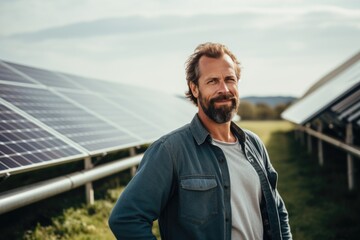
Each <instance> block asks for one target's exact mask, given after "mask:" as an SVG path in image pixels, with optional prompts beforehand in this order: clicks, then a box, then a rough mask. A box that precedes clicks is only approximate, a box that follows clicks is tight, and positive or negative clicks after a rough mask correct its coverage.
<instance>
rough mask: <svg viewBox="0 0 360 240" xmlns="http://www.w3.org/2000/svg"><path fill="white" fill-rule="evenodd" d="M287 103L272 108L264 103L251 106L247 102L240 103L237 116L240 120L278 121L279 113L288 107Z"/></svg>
mask: <svg viewBox="0 0 360 240" xmlns="http://www.w3.org/2000/svg"><path fill="white" fill-rule="evenodd" d="M290 104H291V102H289V103H281V104H277V105H275V106H274V107H272V106H270V105H268V104H266V103H256V104H253V103H251V102H248V101H244V100H243V101H240V107H239V109H238V112H237V113H238V115H239V116H240V117H241V119H242V120H279V119H281V113H282V112H283V111H284V110H285V109H286V108H287V107H288V106H290Z"/></svg>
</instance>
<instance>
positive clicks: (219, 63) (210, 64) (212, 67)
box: [199, 54, 235, 75]
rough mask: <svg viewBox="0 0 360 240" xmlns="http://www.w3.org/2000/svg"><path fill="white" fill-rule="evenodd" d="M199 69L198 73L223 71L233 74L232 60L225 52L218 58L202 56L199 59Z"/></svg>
mask: <svg viewBox="0 0 360 240" xmlns="http://www.w3.org/2000/svg"><path fill="white" fill-rule="evenodd" d="M199 70H200V75H203V74H205V75H207V74H211V73H225V72H227V73H234V74H235V66H234V62H233V60H232V59H231V57H230V56H229V55H227V54H224V55H222V56H221V57H219V58H211V57H207V56H202V57H201V58H200V60H199Z"/></svg>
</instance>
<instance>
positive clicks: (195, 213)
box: [179, 176, 218, 224]
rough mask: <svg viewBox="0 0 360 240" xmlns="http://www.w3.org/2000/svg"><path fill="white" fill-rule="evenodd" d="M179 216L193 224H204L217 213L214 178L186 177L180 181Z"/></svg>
mask: <svg viewBox="0 0 360 240" xmlns="http://www.w3.org/2000/svg"><path fill="white" fill-rule="evenodd" d="M179 191H180V192H179V200H180V204H179V205H180V208H179V211H180V216H181V217H183V218H186V219H188V220H189V221H191V222H193V223H195V224H203V223H205V222H206V221H207V220H208V219H209V218H210V217H211V216H212V215H215V214H217V213H218V200H217V198H218V197H217V182H216V179H215V176H186V177H183V178H181V179H180V190H179Z"/></svg>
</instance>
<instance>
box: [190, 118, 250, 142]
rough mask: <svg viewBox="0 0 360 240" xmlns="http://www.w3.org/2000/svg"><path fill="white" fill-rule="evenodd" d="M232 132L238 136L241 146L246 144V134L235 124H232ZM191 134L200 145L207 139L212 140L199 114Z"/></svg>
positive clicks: (191, 128)
mask: <svg viewBox="0 0 360 240" xmlns="http://www.w3.org/2000/svg"><path fill="white" fill-rule="evenodd" d="M230 127H231V132H232V133H234V134H235V135H236V137H237V138H238V140H239V142H240V143H241V145H243V144H244V143H245V132H244V131H243V130H242V129H241V128H240V127H238V126H237V125H236V124H235V123H234V122H231V126H230ZM190 130H191V133H192V135H193V137H194V139H195V141H196V143H197V144H198V145H201V144H203V143H204V142H205V140H206V139H209V140H211V137H210V134H209V132H208V131H207V130H206V128H205V127H204V125H203V124H202V122H201V120H200V118H199V116H198V114H196V115H195V116H194V118H193V119H192V121H191V123H190Z"/></svg>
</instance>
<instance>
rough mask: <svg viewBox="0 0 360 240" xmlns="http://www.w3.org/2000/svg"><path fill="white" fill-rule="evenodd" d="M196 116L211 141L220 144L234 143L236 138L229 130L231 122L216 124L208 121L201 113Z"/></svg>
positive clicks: (210, 120)
mask: <svg viewBox="0 0 360 240" xmlns="http://www.w3.org/2000/svg"><path fill="white" fill-rule="evenodd" d="M198 116H199V118H200V120H201V122H202V123H203V124H204V127H205V128H206V129H207V130H208V132H209V133H210V136H211V137H212V138H213V139H216V140H219V141H222V142H236V138H235V136H234V134H233V133H232V132H231V129H230V126H231V121H228V122H225V123H217V122H215V121H214V120H212V119H210V118H209V117H208V116H207V115H206V114H205V113H204V112H202V111H199V112H198Z"/></svg>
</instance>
